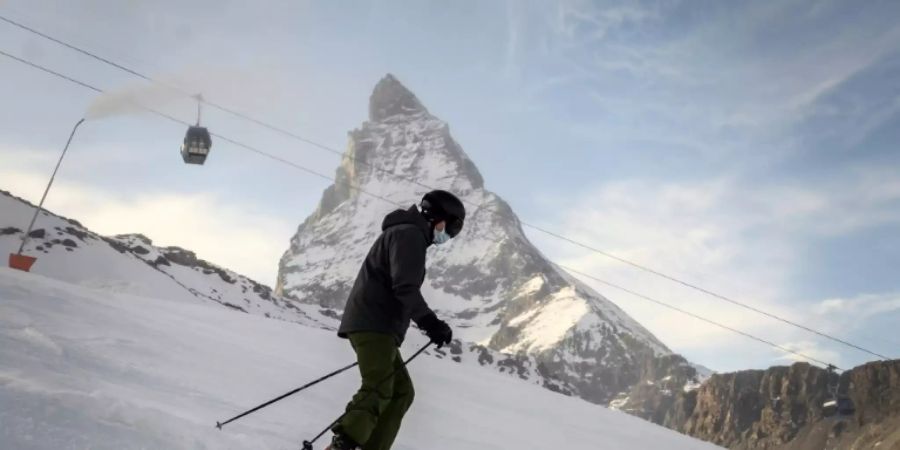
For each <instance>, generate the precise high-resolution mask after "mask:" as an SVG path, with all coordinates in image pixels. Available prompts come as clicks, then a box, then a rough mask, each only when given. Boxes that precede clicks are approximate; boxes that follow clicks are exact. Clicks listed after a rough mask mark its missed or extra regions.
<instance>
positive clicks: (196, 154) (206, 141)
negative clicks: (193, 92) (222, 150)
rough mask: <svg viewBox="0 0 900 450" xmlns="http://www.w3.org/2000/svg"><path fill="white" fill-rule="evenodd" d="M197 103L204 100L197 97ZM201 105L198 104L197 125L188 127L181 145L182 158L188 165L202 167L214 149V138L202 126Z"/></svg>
mask: <svg viewBox="0 0 900 450" xmlns="http://www.w3.org/2000/svg"><path fill="white" fill-rule="evenodd" d="M197 101H198V102H202V101H203V98H202V97H200V96H197ZM201 104H202V103H198V104H197V125H194V126H191V127H188V130H187V133H185V135H184V143H182V144H181V157H182V159H184V162H185V163H187V164H200V165H202V164H203V163H204V162H205V161H206V157H207V156H208V155H209V149H210V147H212V138H211V137H210V135H209V130H207V129H206V127H201V126H200V107H201Z"/></svg>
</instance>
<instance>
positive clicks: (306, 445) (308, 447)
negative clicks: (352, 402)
mask: <svg viewBox="0 0 900 450" xmlns="http://www.w3.org/2000/svg"><path fill="white" fill-rule="evenodd" d="M431 344H432V343H431V342H430V341H429V342H428V343H427V344H425V345H424V346H422V348H420V349H419V351H417V352H415V353H414V354H413V355H412V356H410V357H409V359H407V360H406V361H403V364H401V365H400V367H397V368H396V369H394V371H393V372H391V373H390V375H388V376H386V377H385V378H384V379H383V380H381V381H379V382H378V384H376V385H375V389H373V390H372V391H371V392H369V394H368V395H366V396H365V397H363V398H362V400H366V399H368V398H369V396H371V395H372V394H373V393H375V392H378V388H380V387H381V385H383V384H384V383H385V382H387V381H388V380H390V379H391V378H393V377H394V375H396V374H397V372H399V371H400V369H403V368H405V367H406V365H407V364H409V363H410V361H412V360H414V359H416V357H417V356H419V355H420V354H421V353H422V352H424V351H425V349H427V348H428V347H429V346H431ZM346 415H347V411H344V413H343V414H341V415H340V416H338V418H337V419H334V420H333V421H331V424H329V425H328V426H327V427H325V429H324V430H322V431H320V432H319V434H317V435H316V437H314V438H312V440H311V441H303V449H302V450H313V446H312V445H313V442H316V441H317V440H319V438H320V437H322V435H323V434H325V433H327V432H328V430H330V429H331V427H333V426H335V425H337V423H338V422H340V421H341V419H343V418H344V416H346Z"/></svg>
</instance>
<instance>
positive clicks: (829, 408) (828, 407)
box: [822, 364, 856, 418]
mask: <svg viewBox="0 0 900 450" xmlns="http://www.w3.org/2000/svg"><path fill="white" fill-rule="evenodd" d="M834 369H835V367H834V366H832V365H830V364H829V365H828V375H827V376H828V380H827V383H828V394H829V395H830V397H831V398H830V399H829V400H828V401H826V402H825V403H823V404H822V414H823V415H824V416H825V417H837V418H841V417H847V416H852V415H853V414H856V407H855V406H853V400H850V397H848V396H846V395H840V394H838V387H839V386H838V384H839V382H840V378H837V375H835V373H834ZM832 379H834V380H835V381H834V382H832V381H831V380H832Z"/></svg>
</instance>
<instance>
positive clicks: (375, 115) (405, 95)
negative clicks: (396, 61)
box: [369, 74, 428, 122]
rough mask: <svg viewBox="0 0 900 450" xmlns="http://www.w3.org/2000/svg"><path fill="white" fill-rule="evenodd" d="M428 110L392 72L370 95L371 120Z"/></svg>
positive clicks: (377, 120) (378, 120) (375, 120)
mask: <svg viewBox="0 0 900 450" xmlns="http://www.w3.org/2000/svg"><path fill="white" fill-rule="evenodd" d="M420 112H428V110H427V109H425V107H424V106H423V105H422V102H420V101H419V99H418V98H417V97H416V95H415V94H413V93H412V91H410V90H409V89H407V88H406V86H404V85H403V83H401V82H400V80H398V79H397V77H395V76H394V75H392V74H387V75H385V76H384V78H382V79H381V80H380V81H379V82H378V84H376V85H375V89H374V90H373V91H372V96H371V97H369V120H371V121H374V122H380V121H382V120H384V119H386V118H388V117H391V116H395V115H398V114H417V113H420Z"/></svg>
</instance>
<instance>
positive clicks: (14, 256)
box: [9, 253, 37, 272]
mask: <svg viewBox="0 0 900 450" xmlns="http://www.w3.org/2000/svg"><path fill="white" fill-rule="evenodd" d="M35 261H37V258H35V257H34V256H28V255H22V254H19V253H10V254H9V267H12V268H13V269H18V270H22V271H25V272H28V271H30V270H31V266H32V265H34V262H35Z"/></svg>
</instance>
